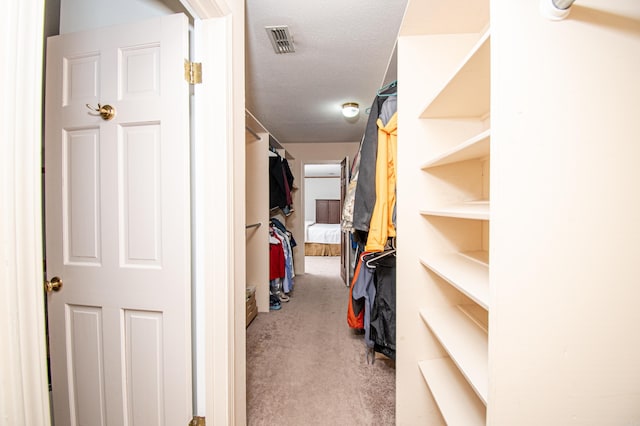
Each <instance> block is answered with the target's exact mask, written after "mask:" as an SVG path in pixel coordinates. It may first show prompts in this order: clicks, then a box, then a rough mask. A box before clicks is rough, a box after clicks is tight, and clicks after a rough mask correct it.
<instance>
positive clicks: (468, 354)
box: [420, 306, 489, 405]
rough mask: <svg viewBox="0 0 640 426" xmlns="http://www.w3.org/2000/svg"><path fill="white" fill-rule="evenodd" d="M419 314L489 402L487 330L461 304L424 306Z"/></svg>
mask: <svg viewBox="0 0 640 426" xmlns="http://www.w3.org/2000/svg"><path fill="white" fill-rule="evenodd" d="M420 316H421V317H422V319H423V321H424V322H425V323H426V324H427V326H428V327H429V328H430V329H431V331H433V334H434V335H435V336H436V338H437V339H438V341H439V342H440V344H441V345H442V346H443V347H444V349H445V350H446V351H447V353H448V354H449V356H450V357H451V359H452V360H453V362H454V363H455V364H456V365H457V366H458V369H459V370H460V372H461V373H462V375H463V376H464V377H465V378H466V379H467V381H468V382H469V384H470V385H471V387H472V388H473V390H474V391H475V393H476V394H477V395H478V396H479V397H480V399H481V400H482V402H483V403H484V404H485V405H486V404H487V394H488V387H489V371H488V370H489V364H488V343H487V341H488V338H487V333H486V332H485V331H484V330H483V329H482V328H481V327H479V326H478V324H477V322H476V321H474V320H473V319H472V318H471V317H470V316H469V315H468V314H467V313H466V312H463V310H461V309H460V308H459V307H458V306H446V307H441V308H429V309H421V310H420Z"/></svg>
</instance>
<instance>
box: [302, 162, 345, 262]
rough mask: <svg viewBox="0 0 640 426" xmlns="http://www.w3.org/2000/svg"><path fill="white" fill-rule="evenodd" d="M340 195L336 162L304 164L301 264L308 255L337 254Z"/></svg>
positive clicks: (310, 256)
mask: <svg viewBox="0 0 640 426" xmlns="http://www.w3.org/2000/svg"><path fill="white" fill-rule="evenodd" d="M340 195H341V194H340V164H339V163H336V164H305V165H304V225H305V226H304V252H305V264H307V263H308V262H309V261H310V260H311V258H312V257H313V258H315V257H336V256H340V253H341V248H340V245H341V230H340V220H341V213H342V210H341V196H340ZM334 264H335V265H339V264H340V262H334ZM306 266H307V265H306ZM337 268H338V266H336V271H335V272H336V274H338V273H339V270H338V269H337Z"/></svg>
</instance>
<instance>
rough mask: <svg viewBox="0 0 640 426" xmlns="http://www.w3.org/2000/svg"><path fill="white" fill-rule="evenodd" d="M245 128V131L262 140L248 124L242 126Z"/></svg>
mask: <svg viewBox="0 0 640 426" xmlns="http://www.w3.org/2000/svg"><path fill="white" fill-rule="evenodd" d="M244 128H245V129H247V132H249V133H251V134H252V135H253V136H255V137H256V138H257V139H258V140H259V141H261V140H262V138H261V137H260V136H259V135H258V134H257V133H256V132H255V130H253V129H252V128H251V127H249V126H244Z"/></svg>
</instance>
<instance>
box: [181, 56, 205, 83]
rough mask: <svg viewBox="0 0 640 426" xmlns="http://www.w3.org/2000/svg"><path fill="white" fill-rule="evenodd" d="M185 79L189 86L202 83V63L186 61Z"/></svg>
mask: <svg viewBox="0 0 640 426" xmlns="http://www.w3.org/2000/svg"><path fill="white" fill-rule="evenodd" d="M184 79H185V80H187V83H189V84H200V83H202V63H200V62H189V61H188V60H187V59H185V60H184Z"/></svg>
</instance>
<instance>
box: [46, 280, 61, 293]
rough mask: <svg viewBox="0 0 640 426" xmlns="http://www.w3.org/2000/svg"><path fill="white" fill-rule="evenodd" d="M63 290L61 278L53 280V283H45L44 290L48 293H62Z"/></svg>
mask: <svg viewBox="0 0 640 426" xmlns="http://www.w3.org/2000/svg"><path fill="white" fill-rule="evenodd" d="M61 288H62V280H61V279H60V278H59V277H53V278H51V281H45V283H44V289H45V291H46V292H47V293H51V292H52V291H60V289H61Z"/></svg>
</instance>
